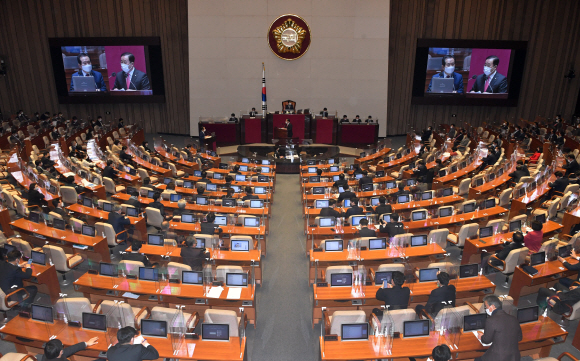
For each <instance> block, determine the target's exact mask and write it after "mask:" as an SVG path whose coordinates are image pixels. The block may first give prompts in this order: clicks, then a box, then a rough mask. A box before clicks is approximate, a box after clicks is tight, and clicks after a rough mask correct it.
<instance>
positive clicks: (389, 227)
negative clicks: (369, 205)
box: [379, 213, 405, 238]
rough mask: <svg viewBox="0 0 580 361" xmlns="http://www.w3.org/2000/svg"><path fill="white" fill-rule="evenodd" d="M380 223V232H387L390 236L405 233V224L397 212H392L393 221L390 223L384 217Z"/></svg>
mask: <svg viewBox="0 0 580 361" xmlns="http://www.w3.org/2000/svg"><path fill="white" fill-rule="evenodd" d="M380 223H381V227H380V228H379V232H380V233H386V234H387V236H388V237H389V238H393V237H395V236H396V235H398V234H402V233H405V226H404V225H403V223H402V222H399V215H398V214H397V213H393V214H391V221H390V222H389V223H385V221H383V220H382V219H381V220H380Z"/></svg>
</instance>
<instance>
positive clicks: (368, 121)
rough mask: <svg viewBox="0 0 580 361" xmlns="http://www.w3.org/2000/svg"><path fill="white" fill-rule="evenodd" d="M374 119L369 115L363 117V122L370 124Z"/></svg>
mask: <svg viewBox="0 0 580 361" xmlns="http://www.w3.org/2000/svg"><path fill="white" fill-rule="evenodd" d="M374 122H375V121H374V120H373V117H372V116H370V115H369V117H368V118H367V119H365V123H368V124H371V123H374Z"/></svg>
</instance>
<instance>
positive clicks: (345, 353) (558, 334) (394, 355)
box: [319, 316, 568, 361]
mask: <svg viewBox="0 0 580 361" xmlns="http://www.w3.org/2000/svg"><path fill="white" fill-rule="evenodd" d="M521 328H522V336H523V338H522V341H520V342H519V349H520V353H521V355H522V356H532V355H534V357H536V356H539V357H548V356H549V355H550V350H551V349H552V346H553V345H554V344H556V343H564V342H565V341H566V338H567V336H568V332H566V331H564V329H562V328H561V327H560V325H558V324H557V323H556V322H554V321H553V320H551V319H550V318H548V317H542V316H540V320H539V321H537V322H532V323H528V324H523V325H521ZM454 341H458V342H454ZM319 342H320V359H321V360H328V361H338V360H341V361H342V360H352V359H357V360H360V359H364V360H371V359H373V360H374V359H400V358H405V359H406V358H409V357H419V358H427V357H431V352H432V351H433V348H434V347H435V346H437V345H441V344H446V345H448V346H452V347H453V349H452V353H453V359H454V360H463V359H474V358H475V357H479V356H481V355H482V354H483V352H484V351H485V350H486V349H487V347H484V346H483V345H482V344H481V343H480V342H479V340H478V339H477V338H476V337H475V335H474V334H473V333H472V332H466V333H463V332H462V333H460V334H459V337H458V338H457V339H455V340H452V339H450V338H449V337H448V336H447V335H441V334H440V333H439V332H431V334H430V336H429V337H417V338H406V339H405V338H396V339H394V340H393V344H392V348H391V350H390V353H388V354H387V353H386V350H385V348H384V345H380V343H379V340H378V338H377V337H376V336H374V335H373V336H369V340H368V341H349V342H341V341H340V336H339V341H324V338H323V337H322V336H320V339H319ZM455 346H456V347H457V348H455Z"/></svg>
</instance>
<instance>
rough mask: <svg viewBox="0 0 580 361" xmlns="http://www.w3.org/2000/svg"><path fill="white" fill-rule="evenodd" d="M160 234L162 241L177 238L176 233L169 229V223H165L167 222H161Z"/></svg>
mask: <svg viewBox="0 0 580 361" xmlns="http://www.w3.org/2000/svg"><path fill="white" fill-rule="evenodd" d="M161 234H163V238H164V239H175V240H177V238H178V235H177V233H175V232H173V231H172V230H170V229H169V222H167V221H163V222H161Z"/></svg>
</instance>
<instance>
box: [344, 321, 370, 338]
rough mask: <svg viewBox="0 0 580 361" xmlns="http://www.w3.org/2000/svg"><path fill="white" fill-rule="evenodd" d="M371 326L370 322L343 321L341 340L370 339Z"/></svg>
mask: <svg viewBox="0 0 580 361" xmlns="http://www.w3.org/2000/svg"><path fill="white" fill-rule="evenodd" d="M368 338H369V327H368V323H366V322H365V323H343V324H342V325H341V333H340V339H341V341H360V340H368Z"/></svg>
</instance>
